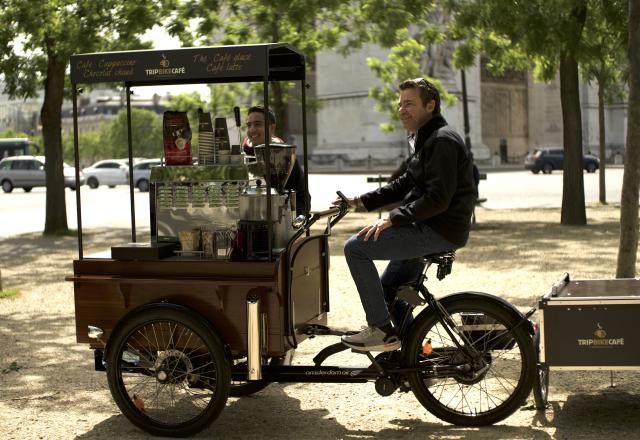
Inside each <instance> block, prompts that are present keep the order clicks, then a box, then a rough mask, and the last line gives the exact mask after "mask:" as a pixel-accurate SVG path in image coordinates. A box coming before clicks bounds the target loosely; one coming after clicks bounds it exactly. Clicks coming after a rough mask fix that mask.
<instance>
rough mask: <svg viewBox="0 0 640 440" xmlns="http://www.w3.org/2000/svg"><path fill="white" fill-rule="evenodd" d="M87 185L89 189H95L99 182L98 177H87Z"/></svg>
mask: <svg viewBox="0 0 640 440" xmlns="http://www.w3.org/2000/svg"><path fill="white" fill-rule="evenodd" d="M87 185H89V188H91V189H96V188H97V187H98V186H100V183H98V179H96V178H95V177H89V179H88V180H87Z"/></svg>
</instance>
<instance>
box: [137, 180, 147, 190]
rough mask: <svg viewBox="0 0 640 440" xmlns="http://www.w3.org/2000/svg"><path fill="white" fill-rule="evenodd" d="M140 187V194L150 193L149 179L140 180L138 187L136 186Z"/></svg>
mask: <svg viewBox="0 0 640 440" xmlns="http://www.w3.org/2000/svg"><path fill="white" fill-rule="evenodd" d="M136 186H137V187H138V189H139V190H140V192H147V191H149V181H148V180H147V179H140V180H139V181H138V185H136Z"/></svg>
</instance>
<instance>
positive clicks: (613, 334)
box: [541, 301, 640, 367]
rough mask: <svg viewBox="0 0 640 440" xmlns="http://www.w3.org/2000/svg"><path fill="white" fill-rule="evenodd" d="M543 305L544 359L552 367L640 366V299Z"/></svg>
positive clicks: (551, 302)
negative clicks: (606, 302)
mask: <svg viewBox="0 0 640 440" xmlns="http://www.w3.org/2000/svg"><path fill="white" fill-rule="evenodd" d="M541 306H542V308H543V309H544V342H543V347H544V359H545V362H546V363H547V364H548V365H549V366H552V367H554V366H555V367H616V366H617V367H628V366H636V367H638V366H640V333H638V331H637V317H638V316H639V315H640V302H636V303H635V304H634V303H627V304H615V302H613V301H611V302H610V303H609V304H591V303H586V304H580V301H574V303H573V304H571V305H566V304H563V305H554V304H553V301H550V302H549V303H547V304H541Z"/></svg>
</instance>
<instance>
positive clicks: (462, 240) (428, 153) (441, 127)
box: [360, 115, 476, 247]
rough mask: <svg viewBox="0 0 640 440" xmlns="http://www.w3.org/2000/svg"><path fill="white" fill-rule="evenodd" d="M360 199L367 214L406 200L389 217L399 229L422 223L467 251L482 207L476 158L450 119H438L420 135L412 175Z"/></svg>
mask: <svg viewBox="0 0 640 440" xmlns="http://www.w3.org/2000/svg"><path fill="white" fill-rule="evenodd" d="M360 199H361V200H362V203H363V205H364V206H365V208H366V209H367V211H372V210H374V209H377V208H380V207H383V206H386V205H389V204H391V203H394V202H399V201H402V204H401V205H400V206H399V207H397V208H395V209H393V210H391V211H390V212H389V218H390V220H391V223H392V224H393V225H403V224H408V223H419V222H422V223H425V224H427V225H428V226H430V227H431V228H432V229H433V230H435V231H436V232H437V233H439V234H440V235H442V236H443V237H444V238H446V239H447V240H449V241H450V242H451V243H453V244H455V245H456V246H459V247H462V246H464V245H465V244H466V243H467V240H468V238H469V228H470V225H471V215H472V213H473V208H474V205H475V202H476V185H475V183H474V179H473V171H472V160H471V154H470V153H469V151H468V149H467V147H466V146H465V144H464V141H463V140H462V138H461V137H460V135H458V134H457V133H456V132H455V131H454V130H453V129H451V128H450V127H449V126H447V122H446V121H445V120H444V118H443V117H442V116H441V115H434V116H433V118H431V119H430V120H429V121H428V122H427V123H426V124H425V125H423V126H422V127H420V129H419V130H418V134H417V138H416V152H415V153H414V155H413V156H412V157H411V158H410V159H409V161H408V163H407V171H406V172H405V173H404V174H402V175H401V176H400V177H398V178H397V179H395V180H393V181H392V182H389V183H388V184H387V185H386V186H384V187H382V188H380V189H378V190H375V191H371V192H368V193H366V194H363V195H362V196H360Z"/></svg>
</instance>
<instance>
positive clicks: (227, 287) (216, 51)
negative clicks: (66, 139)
mask: <svg viewBox="0 0 640 440" xmlns="http://www.w3.org/2000/svg"><path fill="white" fill-rule="evenodd" d="M270 81H292V82H294V83H295V84H298V83H299V84H300V98H301V110H300V116H301V118H302V127H303V139H302V147H303V153H304V154H303V159H304V160H303V163H304V170H305V176H307V175H308V173H307V139H306V112H305V107H306V104H305V99H306V98H305V90H306V82H305V57H304V55H303V54H302V53H301V52H299V51H298V50H297V49H295V48H294V47H292V46H290V45H287V44H260V45H248V46H222V47H202V48H185V49H176V50H166V51H159V50H148V51H129V52H110V53H95V54H83V55H74V56H72V57H71V82H72V92H73V110H74V134H75V165H76V170H79V169H80V168H79V150H78V126H77V115H78V111H77V95H78V93H79V92H80V89H79V85H80V84H92V83H104V82H118V83H122V84H123V85H124V88H125V90H126V96H127V111H128V112H129V113H128V114H129V117H130V98H129V96H130V92H131V88H132V87H138V86H147V85H168V84H192V83H222V82H262V84H263V90H264V103H265V107H266V108H267V110H268V103H269V95H268V84H269V82H270ZM129 123H130V119H129ZM130 127H131V126H130V125H129V128H130ZM267 129H268V127H267ZM266 139H267V140H269V139H270V135H269V133H268V132H267V134H266ZM133 150H134V146H133V142H132V137H131V129H129V166H130V167H131V166H132V164H133V160H132V157H133ZM284 150H285V149H284V148H281V146H278V145H269V143H268V142H267V144H266V145H264V147H262V149H261V150H260V151H261V154H260V157H259V161H258V163H257V166H258V168H251V167H252V166H253V165H252V164H246V163H241V164H215V163H214V164H211V165H201V164H198V165H193V166H179V167H172V166H162V167H159V168H157V169H154V170H153V171H152V178H151V180H152V183H151V188H150V192H149V198H150V200H149V203H150V208H151V209H150V214H151V219H150V220H151V234H150V237H149V240H148V242H143V243H135V242H136V231H135V219H134V199H133V180H132V173H131V172H130V174H129V176H130V196H131V240H132V242H134V243H132V244H127V245H124V246H120V247H118V246H116V247H114V248H112V252H111V254H110V255H107V256H106V257H102V258H95V257H92V256H87V255H84V252H83V239H82V238H83V232H82V216H81V204H80V188H81V187H80V186H79V185H78V191H77V192H76V202H77V209H78V214H77V215H78V247H79V256H78V259H77V260H75V261H74V262H73V270H74V273H73V275H72V276H69V277H68V278H67V279H68V280H69V281H72V282H73V283H74V295H75V296H74V298H75V317H76V334H77V341H78V342H79V343H86V344H89V347H90V348H91V349H93V350H94V353H95V369H96V370H101V371H106V374H107V378H108V383H109V388H110V390H111V393H112V395H113V398H114V400H115V402H116V403H117V405H118V406H119V408H120V409H121V411H122V412H123V413H124V415H125V416H126V417H127V418H128V419H129V420H130V421H131V422H132V423H134V424H135V425H137V426H138V427H140V428H141V429H143V430H145V431H147V432H149V433H152V434H155V435H163V436H188V435H191V434H194V433H196V432H198V431H200V430H202V429H204V428H205V427H207V426H208V425H209V424H210V423H211V422H212V421H213V420H215V419H216V417H217V416H218V414H219V413H220V411H221V410H222V409H223V408H224V406H225V403H226V401H227V398H228V396H229V395H232V396H242V395H248V394H251V393H254V392H257V391H259V390H260V389H262V388H264V387H265V386H267V385H268V384H269V383H272V382H318V383H328V382H334V383H335V382H338V383H365V382H374V383H375V389H376V391H377V392H378V393H379V394H381V395H384V396H387V395H390V394H392V393H393V392H395V391H396V390H398V391H400V392H408V391H412V392H413V393H414V394H415V395H416V397H417V398H418V399H419V401H420V402H421V403H422V405H423V406H424V407H425V408H426V409H427V410H428V411H430V412H431V413H433V414H434V415H436V416H437V417H439V418H441V419H443V420H445V421H448V422H451V423H454V424H459V425H467V426H479V425H487V424H492V423H495V422H498V421H500V420H502V419H504V418H506V417H508V416H509V415H511V414H512V413H513V412H514V411H516V410H517V409H518V408H519V406H520V405H521V403H522V402H523V401H524V400H525V399H526V398H527V396H528V395H529V392H530V391H531V388H532V385H533V382H534V380H535V377H536V356H535V350H534V345H533V343H532V338H533V336H534V330H533V326H532V324H531V322H530V320H529V319H528V318H529V316H530V315H531V314H532V313H533V310H532V311H530V312H529V313H527V314H526V315H525V314H522V313H521V312H520V311H519V310H517V309H516V308H515V307H513V306H512V305H511V304H509V303H508V302H506V301H504V300H502V299H500V298H497V297H495V296H492V295H489V294H484V293H478V292H460V293H455V294H451V295H448V296H445V297H442V298H439V299H437V300H436V298H435V297H434V296H433V295H432V294H431V293H430V292H429V291H428V289H427V287H426V286H425V281H426V268H428V267H429V266H430V265H434V266H436V267H437V277H438V278H439V279H442V278H443V277H444V276H446V275H447V274H448V273H449V272H451V267H452V264H453V260H454V258H455V254H454V253H453V252H447V253H443V254H438V255H426V256H425V257H424V262H425V272H424V273H423V274H422V275H421V276H420V277H419V279H417V280H416V281H415V282H414V283H410V284H408V285H406V286H403V287H402V288H401V289H399V290H398V300H400V299H401V300H404V301H407V302H408V303H409V305H410V307H409V308H408V309H407V310H408V312H407V313H406V314H405V315H404V316H403V317H402V319H401V323H400V326H399V331H400V334H401V336H402V339H403V345H402V349H401V350H399V351H396V352H390V353H381V354H378V355H377V356H375V357H374V356H373V355H372V354H371V353H362V356H363V359H364V358H365V357H366V360H365V365H364V366H353V367H344V366H331V365H325V361H326V360H327V359H328V358H329V357H331V356H332V355H333V354H336V353H339V352H342V351H345V350H347V349H348V348H347V347H346V346H344V345H343V344H342V343H341V342H340V340H339V339H338V338H337V337H339V336H341V335H343V334H345V332H343V331H339V330H336V329H332V328H330V327H328V326H327V321H328V319H327V314H328V312H329V310H330V300H329V296H330V295H329V276H328V271H329V244H328V243H329V242H328V238H329V235H330V234H331V228H332V227H333V226H335V225H336V224H337V223H338V222H339V221H340V219H342V218H343V217H344V215H346V214H347V207H348V203H346V201H345V199H344V198H343V201H342V202H341V203H340V204H338V205H337V206H332V207H330V208H329V209H327V210H325V211H322V212H316V213H312V214H309V213H305V215H303V216H299V217H297V218H296V219H295V220H294V221H293V222H291V221H290V219H291V217H286V216H283V215H282V212H289V213H290V212H291V209H290V206H289V205H288V200H289V198H290V196H291V194H288V195H287V194H284V192H285V191H284V190H283V187H284V182H285V181H286V179H287V177H288V174H289V172H290V171H291V166H290V165H291V161H292V159H294V158H295V148H293V149H291V148H289V149H286V150H287V152H285V153H283V154H281V153H282V151H284ZM252 170H253V171H255V172H256V173H258V174H262V176H263V177H264V178H265V181H266V187H267V188H266V191H263V192H262V193H261V194H262V196H257V197H262V198H263V199H266V200H265V203H264V204H263V208H265V209H263V210H262V213H261V214H262V215H263V217H261V220H262V221H263V224H262V225H263V226H265V225H266V227H265V228H263V229H262V232H261V233H259V234H258V233H257V232H256V229H247V230H245V232H246V234H245V235H242V239H243V240H244V243H238V242H236V243H235V245H236V246H240V247H243V246H244V247H245V248H242V249H241V250H242V251H244V253H243V252H240V255H241V256H240V257H238V258H235V257H233V255H231V256H229V255H225V256H223V258H219V255H216V254H214V255H213V256H210V257H209V258H207V257H203V256H202V255H201V254H196V253H188V252H182V251H180V247H179V244H177V238H176V236H177V235H178V233H179V231H180V230H182V229H184V228H189V227H194V226H197V227H201V226H203V223H206V222H215V221H217V220H219V219H218V218H216V216H221V217H224V219H225V221H229V220H230V219H231V220H234V219H236V218H238V216H240V215H241V214H238V211H242V209H241V206H240V207H238V206H237V205H234V204H233V203H231V202H230V201H229V200H228V199H227V200H226V201H223V203H220V199H219V198H217V197H218V196H219V195H220V192H219V190H220V188H222V187H223V186H224V185H227V187H229V186H230V185H231V186H233V185H235V186H233V187H234V188H236V189H238V190H239V192H240V193H241V194H240V197H243V196H246V197H251V195H250V193H251V192H250V191H249V190H250V189H251V188H250V185H249V184H248V183H247V182H248V176H249V175H250V174H251V172H252ZM77 177H78V176H77ZM305 185H307V183H306V181H305ZM272 188H275V189H276V191H272ZM254 194H255V192H254ZM227 196H228V194H227ZM341 197H342V196H341ZM203 200H204V202H203ZM251 201H252V200H250V202H251ZM225 203H227V205H225ZM196 205H197V206H196ZM283 219H285V220H283ZM320 221H326V227H324V228H320V229H319V231H320V232H317V230H316V229H315V228H314V229H312V226H313V225H314V224H316V225H319V224H320V223H318V222H320ZM283 222H284V229H282V228H283V226H282V225H283ZM289 227H290V229H288V228H289ZM264 230H267V231H268V232H267V235H266V238H265V235H264ZM282 230H284V231H285V232H284V233H282V232H278V231H282ZM203 231H204V229H203ZM239 232H240V231H239ZM283 234H284V235H283ZM203 236H204V232H203ZM239 236H240V235H239ZM256 237H262V238H263V239H264V240H263V241H265V242H267V244H266V247H264V246H263V247H261V250H262V253H258V252H256V253H253V254H252V253H251V252H247V249H246V247H247V246H248V244H249V243H253V245H254V247H255V246H257V244H256V243H257V242H256V241H255V239H256ZM283 237H284V239H283ZM239 241H242V240H239ZM263 245H264V243H263ZM254 250H255V249H254ZM354 294H355V292H354ZM392 306H393V304H392ZM422 306H426V307H424V308H423V309H422V310H421V311H420V313H419V314H418V315H417V316H416V318H415V319H414V320H413V321H412V322H411V323H410V319H409V314H410V313H411V311H413V310H414V309H415V308H416V307H422ZM320 336H322V337H326V338H328V339H331V342H330V343H329V345H328V346H327V347H326V348H324V349H322V350H321V351H320V352H319V353H318V354H317V355H316V357H315V358H314V360H313V361H314V363H313V365H291V359H292V354H293V352H294V350H295V349H296V347H297V346H298V345H299V344H300V343H303V342H304V341H305V340H306V339H308V338H311V337H320Z"/></svg>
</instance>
